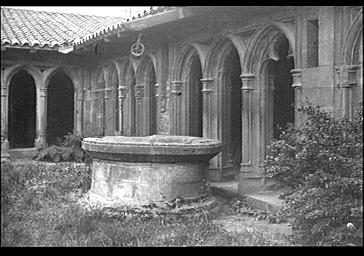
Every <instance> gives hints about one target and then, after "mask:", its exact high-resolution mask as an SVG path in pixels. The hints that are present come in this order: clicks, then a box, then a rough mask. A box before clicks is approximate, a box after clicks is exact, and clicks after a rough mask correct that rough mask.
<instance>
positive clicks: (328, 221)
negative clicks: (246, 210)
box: [266, 104, 363, 245]
mask: <svg viewBox="0 0 364 256" xmlns="http://www.w3.org/2000/svg"><path fill="white" fill-rule="evenodd" d="M298 110H299V111H301V112H303V113H305V114H306V117H307V119H306V121H305V123H304V124H303V125H302V127H300V128H299V129H297V128H295V127H294V126H290V127H289V128H288V129H287V130H286V131H284V132H283V133H282V134H281V137H280V139H279V140H275V141H273V142H272V143H271V144H270V145H269V146H268V152H269V153H268V156H267V159H266V163H267V168H266V172H267V174H268V176H270V177H273V178H274V179H276V180H277V181H278V182H280V183H281V184H283V185H287V186H290V187H291V188H292V190H291V193H290V194H286V195H285V196H283V198H284V199H285V206H284V208H283V210H282V213H283V215H284V216H285V217H288V218H292V219H293V226H294V228H297V231H298V232H297V235H296V238H297V239H299V240H300V241H301V242H304V243H305V244H310V245H362V244H363V241H362V228H363V222H362V213H363V206H362V185H363V173H362V167H363V152H362V150H363V141H362V139H363V138H362V122H363V112H362V108H361V109H359V111H358V112H357V113H355V115H354V117H353V119H352V120H348V119H340V120H338V119H334V118H332V117H331V116H330V114H328V113H326V112H324V111H322V110H321V109H320V108H319V107H313V106H312V105H310V104H308V105H307V106H304V107H302V108H301V109H298Z"/></svg>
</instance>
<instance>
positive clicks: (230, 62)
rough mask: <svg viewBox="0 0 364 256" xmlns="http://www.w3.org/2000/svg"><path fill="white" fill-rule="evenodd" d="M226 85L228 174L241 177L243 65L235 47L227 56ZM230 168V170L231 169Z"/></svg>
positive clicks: (225, 118)
mask: <svg viewBox="0 0 364 256" xmlns="http://www.w3.org/2000/svg"><path fill="white" fill-rule="evenodd" d="M224 71H225V72H224V73H225V77H224V80H225V82H224V85H225V88H224V89H225V96H224V100H223V103H222V104H223V105H224V108H225V113H224V118H223V120H224V123H223V126H225V128H224V137H225V138H224V139H223V147H224V150H225V153H226V154H225V157H224V158H223V161H224V159H225V166H226V167H228V168H227V173H226V175H227V176H230V175H234V177H235V178H238V177H239V172H240V163H241V151H242V94H241V87H242V84H241V78H240V75H241V66H240V58H239V54H238V52H237V50H236V49H235V47H231V51H230V52H229V53H228V55H227V56H226V58H225V65H224ZM229 170H230V171H229Z"/></svg>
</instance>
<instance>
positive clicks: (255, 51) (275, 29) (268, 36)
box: [242, 22, 296, 74]
mask: <svg viewBox="0 0 364 256" xmlns="http://www.w3.org/2000/svg"><path fill="white" fill-rule="evenodd" d="M282 35H284V36H285V37H286V38H287V40H288V42H289V56H292V57H295V45H296V43H295V36H294V31H293V30H292V29H291V28H290V27H289V26H287V25H285V24H284V23H281V22H273V23H269V24H265V25H263V26H261V27H260V28H258V29H257V30H256V31H255V33H254V35H253V36H252V38H251V39H250V40H249V43H248V45H247V48H246V54H245V56H244V61H243V65H242V69H243V73H245V74H254V73H255V72H256V71H257V69H259V65H260V64H261V63H262V62H263V61H264V60H265V59H269V58H272V59H276V58H277V56H276V55H275V49H274V46H275V45H276V42H277V41H278V40H279V38H281V37H282ZM272 42H273V43H272Z"/></svg>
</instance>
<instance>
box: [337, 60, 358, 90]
mask: <svg viewBox="0 0 364 256" xmlns="http://www.w3.org/2000/svg"><path fill="white" fill-rule="evenodd" d="M358 68H359V66H358V65H346V66H342V67H340V69H339V81H340V82H339V85H340V87H341V88H350V87H353V86H355V85H356V84H357V83H358V81H357V70H358Z"/></svg>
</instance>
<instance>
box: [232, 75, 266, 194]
mask: <svg viewBox="0 0 364 256" xmlns="http://www.w3.org/2000/svg"><path fill="white" fill-rule="evenodd" d="M240 78H241V82H242V87H241V91H242V146H241V154H242V155H241V156H242V157H241V168H240V175H239V176H240V180H239V184H238V191H239V193H241V194H245V193H251V192H256V191H259V190H260V188H261V187H262V185H263V184H264V177H263V176H262V174H261V173H260V171H261V169H262V167H261V166H259V159H260V157H261V156H259V155H260V154H261V153H262V150H261V149H259V147H260V146H261V143H262V140H264V136H260V134H259V133H260V132H261V131H259V130H260V129H261V128H260V127H261V124H260V123H259V122H261V121H262V120H263V119H262V118H259V115H261V114H262V113H260V112H261V111H262V110H261V109H260V107H259V106H257V105H256V106H254V105H253V92H254V91H255V90H254V89H253V88H254V82H255V80H254V79H255V76H254V74H242V75H241V76H240ZM254 94H255V96H256V97H258V95H257V93H254ZM254 98H255V97H254ZM255 100H257V101H256V102H259V100H258V99H257V98H255ZM253 113H255V115H256V119H255V120H256V121H255V124H254V126H255V130H254V131H253ZM254 134H255V138H256V139H255V140H253V135H254ZM253 142H254V143H255V144H254V145H253Z"/></svg>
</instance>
